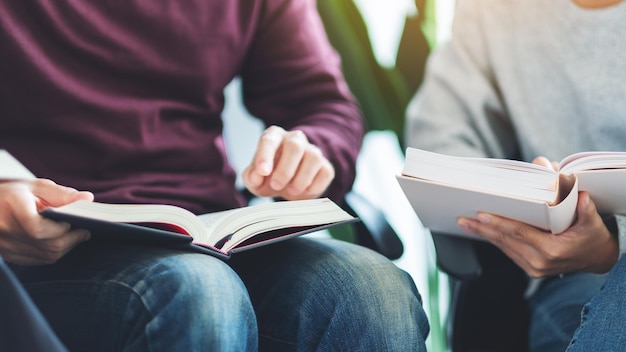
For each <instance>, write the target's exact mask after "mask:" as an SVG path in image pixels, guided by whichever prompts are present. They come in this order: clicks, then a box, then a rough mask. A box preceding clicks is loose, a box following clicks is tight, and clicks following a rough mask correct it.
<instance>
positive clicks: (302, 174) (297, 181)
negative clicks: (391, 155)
mask: <svg viewBox="0 0 626 352" xmlns="http://www.w3.org/2000/svg"><path fill="white" fill-rule="evenodd" d="M326 163H327V161H326V158H324V156H323V155H322V152H321V151H320V150H319V148H317V147H315V146H313V145H310V146H309V147H308V148H307V151H306V153H304V156H303V157H302V161H301V162H300V166H299V167H298V170H297V171H296V174H295V175H294V177H293V178H292V179H291V182H289V184H288V185H287V187H286V191H287V193H288V194H289V195H292V196H297V195H300V194H302V193H303V192H305V191H307V189H309V188H310V187H311V186H312V185H313V183H314V180H315V179H316V176H317V175H318V173H319V172H320V170H321V169H322V168H323V167H325V166H326V165H325V164H326Z"/></svg>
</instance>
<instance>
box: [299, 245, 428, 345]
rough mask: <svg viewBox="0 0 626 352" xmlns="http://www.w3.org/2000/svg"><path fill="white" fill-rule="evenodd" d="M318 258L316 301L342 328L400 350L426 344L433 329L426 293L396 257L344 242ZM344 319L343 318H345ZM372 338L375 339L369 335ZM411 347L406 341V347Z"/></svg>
mask: <svg viewBox="0 0 626 352" xmlns="http://www.w3.org/2000/svg"><path fill="white" fill-rule="evenodd" d="M330 252H331V253H332V255H326V260H324V261H322V262H316V264H315V265H317V268H315V266H314V267H313V269H312V270H315V271H316V272H317V275H321V277H320V276H317V280H316V281H315V282H316V283H317V287H314V288H313V287H312V288H310V289H311V290H312V292H315V296H316V299H315V303H317V304H318V306H316V307H313V306H311V309H316V310H317V311H318V312H319V310H320V308H319V300H320V299H323V300H325V302H324V304H323V305H322V306H325V307H328V308H327V309H325V311H326V312H328V313H329V314H331V315H333V317H334V318H329V320H330V321H333V322H334V324H338V325H342V326H337V327H334V328H333V329H336V330H337V331H346V329H347V330H348V331H355V332H357V334H358V335H359V336H361V337H363V341H362V342H364V343H367V344H370V345H371V344H375V345H376V344H380V345H378V346H379V347H380V348H381V349H384V350H394V348H393V347H392V346H394V344H395V343H399V342H400V341H402V343H406V344H408V345H412V346H422V345H423V343H424V340H425V339H426V336H427V335H428V332H429V326H428V321H427V317H426V313H425V312H424V310H423V307H422V301H421V297H420V295H419V293H418V290H417V288H416V286H415V283H414V282H413V280H412V278H411V277H410V275H409V274H408V273H406V272H405V271H403V270H401V269H399V268H398V267H397V266H396V265H395V264H393V263H392V262H391V261H390V260H388V259H387V258H385V257H383V256H382V255H379V254H378V253H375V252H373V251H370V250H368V249H366V248H362V247H359V246H354V245H349V244H347V245H343V244H338V245H337V246H333V248H332V249H330ZM339 317H341V318H340V319H339ZM365 336H372V341H365V340H367V339H366V338H364V337H365ZM405 346H406V345H405Z"/></svg>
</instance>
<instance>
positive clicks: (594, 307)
mask: <svg viewBox="0 0 626 352" xmlns="http://www.w3.org/2000/svg"><path fill="white" fill-rule="evenodd" d="M624 324H626V256H624V257H622V259H620V261H619V262H617V264H616V265H615V266H614V267H613V269H612V270H611V272H609V275H608V277H607V279H606V283H605V284H604V287H602V290H601V291H600V293H599V294H597V295H596V296H595V297H593V298H592V299H591V301H590V302H589V303H588V304H586V305H585V307H584V308H583V312H582V319H581V323H580V326H579V327H578V329H577V330H576V333H575V334H574V338H573V339H572V342H571V343H570V345H569V347H568V349H567V351H568V352H576V351H624V349H626V333H625V329H624Z"/></svg>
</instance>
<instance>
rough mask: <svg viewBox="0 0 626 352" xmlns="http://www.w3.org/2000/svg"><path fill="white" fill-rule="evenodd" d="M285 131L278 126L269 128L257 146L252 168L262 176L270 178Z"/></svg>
mask: <svg viewBox="0 0 626 352" xmlns="http://www.w3.org/2000/svg"><path fill="white" fill-rule="evenodd" d="M284 134H285V130H284V129H282V128H280V127H278V126H270V127H268V128H267V129H266V130H265V131H264V132H263V134H262V135H261V138H260V139H259V143H258V145H257V150H256V152H255V154H254V157H253V159H252V163H251V166H252V167H253V168H254V171H255V172H256V173H258V174H259V175H261V176H269V175H270V174H271V173H272V171H273V169H274V160H275V157H276V153H277V152H278V149H279V148H280V145H281V143H282V140H283V135H284Z"/></svg>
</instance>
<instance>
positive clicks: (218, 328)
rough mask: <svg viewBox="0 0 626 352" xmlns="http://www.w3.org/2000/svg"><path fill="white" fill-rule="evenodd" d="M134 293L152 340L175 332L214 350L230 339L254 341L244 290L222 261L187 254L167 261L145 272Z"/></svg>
mask: <svg viewBox="0 0 626 352" xmlns="http://www.w3.org/2000/svg"><path fill="white" fill-rule="evenodd" d="M134 291H135V292H136V295H137V297H138V298H139V299H140V301H141V302H142V305H143V308H144V309H145V310H146V311H148V312H149V315H150V316H151V317H152V318H151V320H150V322H149V324H148V325H147V328H146V332H147V334H148V335H149V336H151V339H159V338H168V337H167V336H172V337H171V338H174V337H173V336H176V335H178V334H179V335H178V336H185V339H187V341H186V342H187V343H192V342H193V343H194V344H198V345H199V344H204V345H205V346H213V347H216V348H218V347H219V346H220V345H216V344H217V343H225V344H226V345H228V344H230V343H231V342H229V341H233V342H236V343H238V344H239V343H242V342H244V341H246V340H248V342H249V343H250V344H255V343H256V318H255V315H254V311H253V308H252V304H251V302H250V299H249V296H248V294H247V291H246V288H245V286H244V285H243V283H242V282H241V280H240V279H239V277H238V276H237V275H236V274H235V273H234V272H233V271H232V270H231V269H230V268H229V267H228V266H227V265H226V264H224V263H223V262H222V261H220V260H217V259H215V258H212V257H210V256H206V255H189V254H184V255H180V256H175V257H169V258H166V259H164V260H161V261H160V262H159V263H158V264H157V265H154V266H153V267H151V268H149V269H148V270H147V271H146V272H145V273H144V276H143V279H142V280H140V281H138V282H137V283H136V284H135V286H134ZM242 340H243V341H242ZM226 345H221V346H226Z"/></svg>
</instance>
